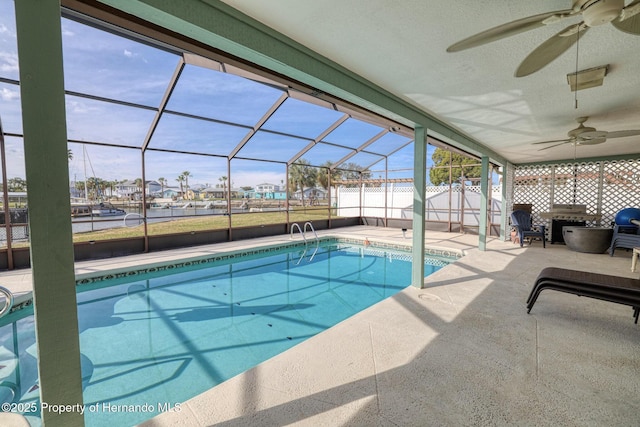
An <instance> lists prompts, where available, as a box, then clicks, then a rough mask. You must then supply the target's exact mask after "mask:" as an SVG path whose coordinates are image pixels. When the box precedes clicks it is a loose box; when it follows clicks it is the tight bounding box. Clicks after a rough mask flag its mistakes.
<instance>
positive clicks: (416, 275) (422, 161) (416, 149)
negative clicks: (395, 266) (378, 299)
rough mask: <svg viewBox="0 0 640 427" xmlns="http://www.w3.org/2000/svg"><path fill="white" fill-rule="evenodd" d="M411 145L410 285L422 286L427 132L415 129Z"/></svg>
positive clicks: (420, 128)
mask: <svg viewBox="0 0 640 427" xmlns="http://www.w3.org/2000/svg"><path fill="white" fill-rule="evenodd" d="M414 141H415V142H414V143H413V258H412V262H413V267H412V269H411V284H412V285H413V286H415V287H416V288H422V287H423V286H424V212H425V210H424V209H425V197H426V191H427V132H426V130H425V129H424V128H423V127H416V128H415V136H414Z"/></svg>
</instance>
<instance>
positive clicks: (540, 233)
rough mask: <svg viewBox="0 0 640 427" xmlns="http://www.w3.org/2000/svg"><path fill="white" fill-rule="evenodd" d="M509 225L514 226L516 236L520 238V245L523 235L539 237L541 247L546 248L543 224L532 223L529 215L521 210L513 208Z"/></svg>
mask: <svg viewBox="0 0 640 427" xmlns="http://www.w3.org/2000/svg"><path fill="white" fill-rule="evenodd" d="M511 225H513V226H514V227H516V231H517V233H518V237H519V238H520V247H522V244H523V243H524V239H525V237H529V238H531V239H533V238H534V237H540V239H542V247H543V248H546V244H545V237H544V236H545V226H544V225H542V224H540V225H532V224H531V215H530V214H529V213H528V212H526V211H522V210H515V211H513V212H511Z"/></svg>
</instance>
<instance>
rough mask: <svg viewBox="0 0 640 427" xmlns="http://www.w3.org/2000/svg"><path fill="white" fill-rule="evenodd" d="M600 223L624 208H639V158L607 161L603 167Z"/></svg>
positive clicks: (604, 222)
mask: <svg viewBox="0 0 640 427" xmlns="http://www.w3.org/2000/svg"><path fill="white" fill-rule="evenodd" d="M602 186H603V195H604V196H603V198H602V199H603V201H602V211H601V213H602V224H603V225H609V224H610V223H612V222H613V221H614V220H615V216H616V214H617V213H618V212H619V211H620V210H621V209H624V208H640V160H620V161H615V162H607V163H605V164H604V167H603V183H602Z"/></svg>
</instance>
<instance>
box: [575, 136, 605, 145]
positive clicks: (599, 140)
mask: <svg viewBox="0 0 640 427" xmlns="http://www.w3.org/2000/svg"><path fill="white" fill-rule="evenodd" d="M606 140H607V138H605V137H601V138H593V139H579V140H578V142H576V144H578V145H596V144H602V143H603V142H605V141H606Z"/></svg>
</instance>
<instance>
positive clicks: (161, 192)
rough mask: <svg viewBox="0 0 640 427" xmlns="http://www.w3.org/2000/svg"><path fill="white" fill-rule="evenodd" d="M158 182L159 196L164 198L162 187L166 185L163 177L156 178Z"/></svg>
mask: <svg viewBox="0 0 640 427" xmlns="http://www.w3.org/2000/svg"><path fill="white" fill-rule="evenodd" d="M158 182H159V183H160V194H162V197H164V187H165V185H167V179H166V178H164V177H161V178H158Z"/></svg>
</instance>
